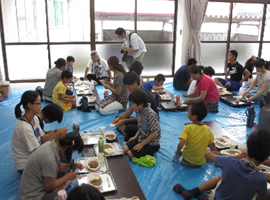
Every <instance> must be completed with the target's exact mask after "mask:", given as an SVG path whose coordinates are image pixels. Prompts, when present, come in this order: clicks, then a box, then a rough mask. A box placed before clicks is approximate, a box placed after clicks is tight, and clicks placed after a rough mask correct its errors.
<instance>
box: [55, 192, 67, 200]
mask: <svg viewBox="0 0 270 200" xmlns="http://www.w3.org/2000/svg"><path fill="white" fill-rule="evenodd" d="M66 199H67V192H66V190H59V191H58V193H57V200H66Z"/></svg>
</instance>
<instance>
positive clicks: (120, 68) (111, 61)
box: [107, 56, 126, 75]
mask: <svg viewBox="0 0 270 200" xmlns="http://www.w3.org/2000/svg"><path fill="white" fill-rule="evenodd" d="M107 62H108V65H109V66H111V67H112V68H113V69H115V70H118V71H120V72H122V73H123V75H125V74H126V70H125V68H124V67H123V65H121V64H120V61H119V59H118V58H117V57H116V56H111V57H109V58H108V60H107Z"/></svg>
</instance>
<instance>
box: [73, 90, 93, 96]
mask: <svg viewBox="0 0 270 200" xmlns="http://www.w3.org/2000/svg"><path fill="white" fill-rule="evenodd" d="M81 91H82V90H76V94H77V95H78V96H83V95H90V94H93V91H92V90H89V89H84V90H83V92H81Z"/></svg>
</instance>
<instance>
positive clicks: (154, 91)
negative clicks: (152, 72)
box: [151, 89, 166, 94]
mask: <svg viewBox="0 0 270 200" xmlns="http://www.w3.org/2000/svg"><path fill="white" fill-rule="evenodd" d="M151 92H152V93H154V94H156V93H158V94H165V93H166V90H164V89H163V90H161V89H160V90H151Z"/></svg>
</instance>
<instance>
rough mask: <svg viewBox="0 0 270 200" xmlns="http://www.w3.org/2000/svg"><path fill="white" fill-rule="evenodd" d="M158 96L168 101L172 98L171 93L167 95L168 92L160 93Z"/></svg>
mask: <svg viewBox="0 0 270 200" xmlns="http://www.w3.org/2000/svg"><path fill="white" fill-rule="evenodd" d="M160 98H161V100H162V101H170V100H172V97H171V95H168V94H162V95H160Z"/></svg>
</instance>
